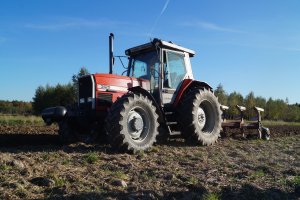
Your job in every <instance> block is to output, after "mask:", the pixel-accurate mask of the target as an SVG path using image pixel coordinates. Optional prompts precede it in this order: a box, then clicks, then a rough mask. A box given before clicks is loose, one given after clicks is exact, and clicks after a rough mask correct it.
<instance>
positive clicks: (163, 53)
mask: <svg viewBox="0 0 300 200" xmlns="http://www.w3.org/2000/svg"><path fill="white" fill-rule="evenodd" d="M125 53H126V55H127V56H129V65H128V71H127V76H129V77H135V78H138V79H142V80H148V81H149V82H150V89H149V92H150V93H151V94H152V95H153V97H154V98H155V100H156V101H157V102H159V103H160V104H162V105H163V104H170V103H173V101H174V99H175V95H174V93H175V92H176V90H177V89H178V88H179V86H180V85H181V83H182V81H183V80H184V79H193V73H192V68H191V63H190V57H193V56H194V55H195V52H194V51H193V50H190V49H187V48H184V47H181V46H178V45H176V44H173V43H172V42H166V41H163V40H160V39H154V40H153V41H152V42H149V43H146V44H143V45H140V46H137V47H133V48H130V49H128V50H126V51H125Z"/></svg>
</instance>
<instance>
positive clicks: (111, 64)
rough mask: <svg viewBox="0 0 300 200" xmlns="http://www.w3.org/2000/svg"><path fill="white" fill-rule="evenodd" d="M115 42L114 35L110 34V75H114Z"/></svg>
mask: <svg viewBox="0 0 300 200" xmlns="http://www.w3.org/2000/svg"><path fill="white" fill-rule="evenodd" d="M113 42H114V34H113V33H110V35H109V73H110V74H112V73H113V66H114V52H113V51H114V49H113Z"/></svg>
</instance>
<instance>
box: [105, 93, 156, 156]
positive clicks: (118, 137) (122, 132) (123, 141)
mask: <svg viewBox="0 0 300 200" xmlns="http://www.w3.org/2000/svg"><path fill="white" fill-rule="evenodd" d="M158 127H159V123H158V115H157V113H156V107H155V106H154V104H153V102H152V101H151V100H150V99H148V97H146V96H144V95H142V94H134V93H129V94H126V95H124V96H122V97H121V98H120V99H118V100H117V101H116V102H115V103H114V104H113V105H112V107H111V109H110V112H109V114H108V116H107V119H106V131H107V135H108V138H109V141H110V144H111V146H112V147H114V148H116V149H119V150H125V151H127V150H128V151H134V152H135V151H140V150H147V149H149V148H150V147H152V145H153V143H155V142H156V136H157V135H158Z"/></svg>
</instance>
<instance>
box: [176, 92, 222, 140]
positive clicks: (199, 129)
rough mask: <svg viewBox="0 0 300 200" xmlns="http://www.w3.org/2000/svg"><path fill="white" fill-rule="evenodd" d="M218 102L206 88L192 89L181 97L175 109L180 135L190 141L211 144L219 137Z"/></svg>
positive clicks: (219, 113) (219, 110) (219, 118)
mask: <svg viewBox="0 0 300 200" xmlns="http://www.w3.org/2000/svg"><path fill="white" fill-rule="evenodd" d="M221 114H222V111H221V109H220V104H219V102H218V99H217V97H216V96H215V95H214V94H213V93H212V92H211V91H210V90H206V89H194V90H192V91H191V92H189V93H188V94H187V95H185V96H184V97H183V99H182V100H181V102H180V104H179V105H178V109H177V116H178V118H177V120H178V123H179V126H180V129H181V134H182V136H183V137H184V138H185V139H186V140H188V141H191V142H197V141H198V142H200V143H202V144H203V145H211V144H213V143H215V142H216V141H217V139H218V137H220V131H221V124H222V120H221Z"/></svg>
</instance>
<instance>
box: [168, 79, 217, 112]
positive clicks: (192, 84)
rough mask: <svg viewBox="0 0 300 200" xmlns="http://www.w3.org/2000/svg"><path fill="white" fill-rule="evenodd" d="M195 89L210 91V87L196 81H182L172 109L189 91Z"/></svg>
mask: <svg viewBox="0 0 300 200" xmlns="http://www.w3.org/2000/svg"><path fill="white" fill-rule="evenodd" d="M195 88H206V89H208V90H212V87H211V86H210V85H209V84H208V83H206V82H203V81H196V80H193V79H184V80H183V82H182V84H181V86H180V88H179V90H178V92H177V94H176V97H175V100H174V103H173V107H176V106H177V105H178V103H179V101H180V100H181V98H182V97H183V96H184V95H185V94H186V93H187V92H188V91H190V90H192V89H195Z"/></svg>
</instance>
